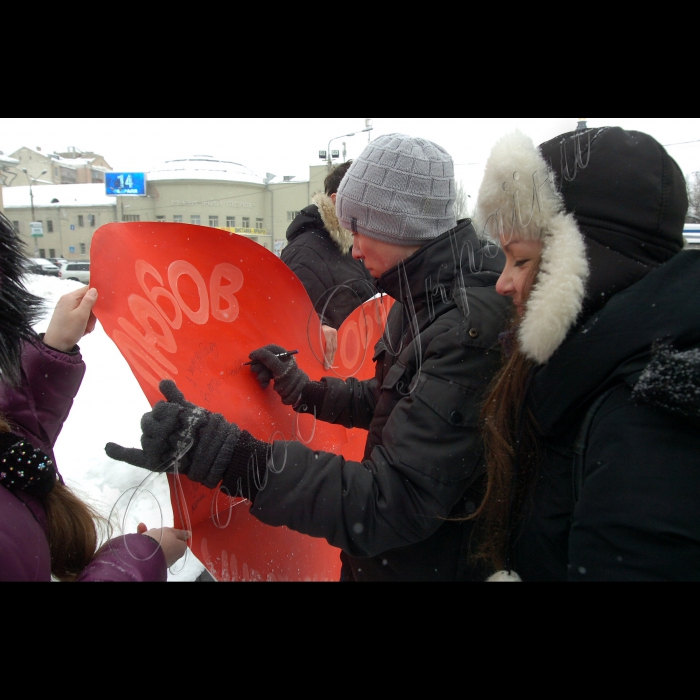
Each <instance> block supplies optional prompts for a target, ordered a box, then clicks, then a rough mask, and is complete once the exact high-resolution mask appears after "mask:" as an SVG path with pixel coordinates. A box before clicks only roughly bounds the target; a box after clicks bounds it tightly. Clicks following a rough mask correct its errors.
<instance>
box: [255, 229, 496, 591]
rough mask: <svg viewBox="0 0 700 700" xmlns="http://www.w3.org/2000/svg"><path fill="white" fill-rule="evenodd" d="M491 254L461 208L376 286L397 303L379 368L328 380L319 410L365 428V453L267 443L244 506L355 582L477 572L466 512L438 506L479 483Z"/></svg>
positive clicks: (469, 500) (478, 492)
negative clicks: (264, 466)
mask: <svg viewBox="0 0 700 700" xmlns="http://www.w3.org/2000/svg"><path fill="white" fill-rule="evenodd" d="M485 252H488V254H485ZM489 254H490V255H491V257H489ZM470 260H471V263H472V269H470ZM475 265H476V266H478V268H479V269H478V271H477V270H474V269H473V267H474V266H475ZM502 267H503V258H502V253H501V252H500V251H496V250H495V249H492V250H489V251H484V249H482V246H481V243H480V241H478V239H477V236H476V233H475V231H474V228H473V227H472V226H471V222H469V221H467V222H460V224H459V225H458V227H457V228H456V229H455V230H453V231H451V232H449V233H447V234H445V235H443V236H441V237H440V238H438V239H437V240H435V241H433V242H431V243H429V244H428V245H426V246H424V247H423V248H421V250H420V251H418V252H417V253H416V254H415V255H414V256H412V257H411V258H409V259H408V260H407V261H406V262H405V264H403V265H400V266H399V267H398V268H395V269H393V270H391V271H389V272H387V273H386V274H385V275H384V276H383V277H382V278H381V279H380V280H379V282H378V286H379V287H380V289H382V290H383V291H385V292H386V293H387V294H389V295H390V296H392V297H393V298H394V299H396V300H397V302H399V303H397V304H395V305H394V307H393V309H392V311H391V313H390V315H389V320H388V331H387V333H386V334H385V336H384V339H383V340H382V341H380V342H379V344H378V345H377V346H376V348H375V361H376V376H375V378H374V379H371V380H368V381H358V380H355V379H349V380H348V381H345V382H343V381H340V380H338V379H333V378H327V379H325V380H324V383H325V385H326V387H327V389H326V392H325V398H324V399H323V400H322V405H320V406H319V407H318V409H319V411H320V412H319V413H318V414H317V415H318V417H319V419H320V420H323V421H326V422H329V423H335V424H341V425H343V426H345V427H347V428H363V429H365V430H368V431H369V436H368V440H367V447H366V451H365V458H364V461H363V462H361V463H359V462H349V461H347V460H345V459H344V458H343V457H341V456H338V455H333V454H326V453H314V452H313V451H311V450H310V449H308V448H306V447H304V446H303V445H301V444H299V443H275V445H274V447H273V458H274V462H275V464H282V463H284V460H285V454H286V464H285V468H284V469H283V470H282V472H281V473H273V472H272V470H270V471H269V472H268V476H269V479H268V483H267V486H266V488H265V489H264V490H262V491H260V492H259V493H258V495H257V496H256V498H255V504H254V506H253V508H252V510H251V512H252V513H253V514H254V515H255V516H256V517H257V518H259V519H260V520H261V521H263V522H265V523H267V524H268V525H273V526H280V525H286V526H288V527H290V528H291V529H293V530H297V531H299V532H302V533H305V534H308V535H311V536H312V537H320V538H325V539H326V540H328V542H329V543H330V544H332V545H334V546H336V547H338V548H340V549H342V550H343V551H344V552H345V554H346V555H347V562H349V564H350V566H351V568H352V571H353V575H354V579H355V580H357V581H401V580H403V581H456V580H471V579H479V580H485V573H484V572H482V571H477V570H475V569H474V567H470V565H469V562H468V561H467V559H468V551H469V543H470V538H471V534H472V529H473V528H472V523H471V522H455V521H450V520H448V519H449V518H454V517H458V516H463V515H465V514H470V513H473V512H474V510H475V508H476V507H477V506H478V504H479V501H480V499H481V496H482V482H483V479H482V475H483V448H482V440H481V437H480V433H479V426H478V423H479V414H480V407H481V403H482V400H483V397H484V394H485V392H486V389H487V387H488V385H489V383H490V381H491V379H492V377H493V375H494V373H495V372H496V370H497V369H498V365H499V361H500V350H499V344H498V335H499V333H501V331H502V330H503V328H504V325H505V317H506V315H507V313H508V309H509V307H510V302H509V301H507V300H505V299H503V298H502V297H500V296H499V295H498V294H497V293H496V291H495V288H494V285H495V284H496V281H497V280H498V277H499V274H500V271H501V269H502Z"/></svg>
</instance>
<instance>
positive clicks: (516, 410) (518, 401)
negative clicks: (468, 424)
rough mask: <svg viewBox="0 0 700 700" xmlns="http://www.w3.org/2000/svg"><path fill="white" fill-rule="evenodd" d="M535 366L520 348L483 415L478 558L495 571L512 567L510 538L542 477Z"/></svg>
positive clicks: (491, 393)
mask: <svg viewBox="0 0 700 700" xmlns="http://www.w3.org/2000/svg"><path fill="white" fill-rule="evenodd" d="M534 366H535V363H534V362H533V361H532V360H530V359H529V358H527V357H525V355H524V354H523V353H522V352H521V351H520V349H519V348H517V347H516V348H515V349H514V350H513V352H512V354H511V355H510V357H509V358H508V359H507V360H506V362H505V364H504V365H503V367H502V369H501V370H500V372H499V373H498V374H497V375H496V377H495V378H494V380H493V382H492V384H491V388H490V391H489V394H488V398H487V399H486V402H485V403H484V405H483V408H482V411H481V424H482V431H483V436H484V450H485V454H486V469H487V486H486V494H485V496H484V500H483V502H482V504H481V507H480V508H479V509H478V510H477V512H476V513H475V514H474V515H473V516H472V518H474V519H478V532H479V540H480V544H479V547H478V550H477V554H476V557H477V559H481V560H483V561H485V562H486V563H487V564H488V565H490V566H492V567H493V570H494V571H499V570H501V569H503V568H511V566H512V562H510V561H509V551H508V550H509V544H510V537H511V536H512V534H513V531H514V529H515V526H516V524H517V522H518V520H519V519H520V517H521V516H522V515H523V511H524V509H525V507H526V505H527V496H528V494H529V493H530V486H531V484H532V481H533V479H534V477H535V475H536V473H537V465H538V452H537V431H536V425H535V421H534V418H533V416H532V413H531V412H530V411H529V410H528V409H527V407H526V405H525V400H526V396H527V389H528V386H529V379H530V377H531V376H532V371H533V369H534Z"/></svg>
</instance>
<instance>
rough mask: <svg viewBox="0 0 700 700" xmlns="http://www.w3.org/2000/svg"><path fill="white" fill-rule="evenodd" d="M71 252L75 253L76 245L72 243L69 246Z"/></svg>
mask: <svg viewBox="0 0 700 700" xmlns="http://www.w3.org/2000/svg"><path fill="white" fill-rule="evenodd" d="M68 252H69V253H75V246H74V245H72V246H71V247H70V248H68Z"/></svg>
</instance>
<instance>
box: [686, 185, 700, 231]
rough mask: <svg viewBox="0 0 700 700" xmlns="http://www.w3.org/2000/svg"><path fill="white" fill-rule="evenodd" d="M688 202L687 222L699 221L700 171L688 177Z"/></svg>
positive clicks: (696, 222) (694, 222) (695, 222)
mask: <svg viewBox="0 0 700 700" xmlns="http://www.w3.org/2000/svg"><path fill="white" fill-rule="evenodd" d="M688 204H689V207H688V218H687V219H686V221H687V223H690V224H698V223H700V172H698V173H693V174H692V175H691V176H690V177H689V178H688Z"/></svg>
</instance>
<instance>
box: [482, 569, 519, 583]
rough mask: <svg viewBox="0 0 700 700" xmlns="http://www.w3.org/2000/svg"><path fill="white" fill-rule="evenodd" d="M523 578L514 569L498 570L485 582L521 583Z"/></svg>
mask: <svg viewBox="0 0 700 700" xmlns="http://www.w3.org/2000/svg"><path fill="white" fill-rule="evenodd" d="M522 582H523V580H522V579H521V578H520V576H518V574H516V573H515V571H499V572H498V573H497V574H494V575H493V576H492V577H491V578H490V579H489V580H488V581H487V582H486V583H522Z"/></svg>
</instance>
